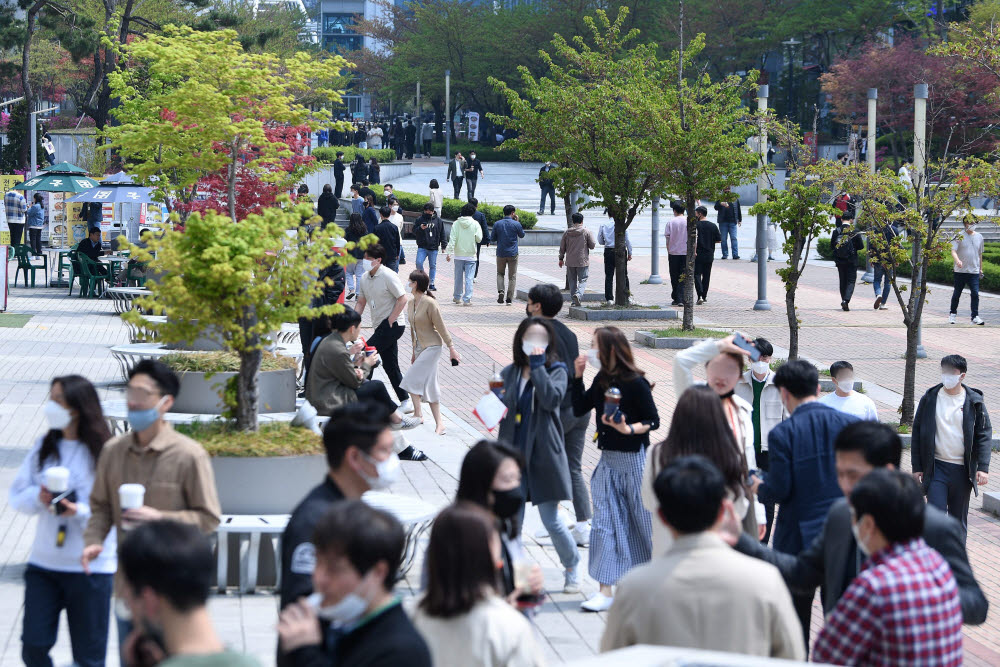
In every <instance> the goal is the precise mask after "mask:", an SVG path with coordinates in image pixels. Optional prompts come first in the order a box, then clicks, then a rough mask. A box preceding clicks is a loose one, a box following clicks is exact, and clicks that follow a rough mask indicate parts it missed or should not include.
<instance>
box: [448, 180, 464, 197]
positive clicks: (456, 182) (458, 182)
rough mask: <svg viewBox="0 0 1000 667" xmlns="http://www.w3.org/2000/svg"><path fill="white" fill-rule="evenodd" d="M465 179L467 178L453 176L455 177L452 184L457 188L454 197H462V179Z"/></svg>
mask: <svg viewBox="0 0 1000 667" xmlns="http://www.w3.org/2000/svg"><path fill="white" fill-rule="evenodd" d="M464 180H465V179H464V178H453V179H451V185H452V187H453V188H455V196H454V197H453V199H461V197H462V181H464Z"/></svg>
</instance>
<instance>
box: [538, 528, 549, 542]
mask: <svg viewBox="0 0 1000 667" xmlns="http://www.w3.org/2000/svg"><path fill="white" fill-rule="evenodd" d="M535 539H536V540H547V539H549V530H548V528H545V527H544V526H542V527H541V528H539V529H538V530H536V531H535Z"/></svg>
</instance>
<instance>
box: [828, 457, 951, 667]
mask: <svg viewBox="0 0 1000 667" xmlns="http://www.w3.org/2000/svg"><path fill="white" fill-rule="evenodd" d="M921 495H922V494H921V493H920V488H919V487H918V486H917V484H916V482H914V481H913V480H912V479H911V478H910V477H908V476H907V475H906V474H904V473H902V472H899V471H897V470H875V471H873V472H871V473H869V474H868V475H866V476H865V477H864V478H863V479H862V480H861V481H859V482H858V483H857V485H856V486H855V487H854V490H853V491H852V492H851V496H850V499H849V502H850V505H851V514H852V517H853V521H852V524H853V525H852V528H853V530H854V534H855V535H856V536H857V542H858V548H859V549H860V550H861V552H862V553H863V554H865V556H867V558H868V561H867V562H866V563H865V565H864V569H863V570H862V571H861V573H860V574H858V576H857V578H855V579H854V581H853V582H852V583H851V585H850V586H849V587H848V588H847V590H846V591H844V595H843V597H841V598H840V601H839V602H837V606H836V607H834V609H833V612H832V613H831V614H830V616H829V618H827V619H826V623H825V624H824V626H823V629H822V630H821V631H820V633H819V637H817V638H816V644H815V646H814V647H813V660H814V661H816V662H822V663H830V664H838V665H889V664H892V665H924V664H925V665H948V666H954V667H958V666H959V665H961V664H962V610H961V604H960V602H959V594H958V586H957V585H956V583H955V577H954V575H953V574H952V572H951V568H949V567H948V563H947V562H946V561H945V560H944V558H942V557H941V555H940V554H939V553H938V552H937V551H935V550H933V549H931V548H930V547H928V546H927V543H926V542H924V540H923V538H922V537H921V534H922V533H923V529H924V515H925V514H926V512H927V506H926V505H925V504H924V499H923V498H922V497H921Z"/></svg>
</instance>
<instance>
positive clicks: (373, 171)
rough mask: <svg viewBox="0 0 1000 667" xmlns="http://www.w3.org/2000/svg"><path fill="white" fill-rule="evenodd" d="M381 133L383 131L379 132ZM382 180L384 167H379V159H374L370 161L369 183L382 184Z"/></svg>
mask: <svg viewBox="0 0 1000 667" xmlns="http://www.w3.org/2000/svg"><path fill="white" fill-rule="evenodd" d="M379 132H381V130H379ZM381 178H382V167H380V166H379V165H378V158H376V157H373V158H372V159H371V160H369V161H368V182H369V183H381V182H382V181H381V180H380V179H381Z"/></svg>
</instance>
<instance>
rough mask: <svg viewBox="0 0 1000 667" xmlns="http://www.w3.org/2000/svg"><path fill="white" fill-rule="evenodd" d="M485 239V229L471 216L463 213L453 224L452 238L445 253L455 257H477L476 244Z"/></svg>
mask: <svg viewBox="0 0 1000 667" xmlns="http://www.w3.org/2000/svg"><path fill="white" fill-rule="evenodd" d="M482 240H483V230H482V228H481V227H480V226H479V223H478V222H476V220H475V219H474V218H472V217H470V216H467V215H463V216H462V217H460V218H459V219H458V220H456V221H455V224H453V225H452V226H451V238H450V239H449V240H448V246H447V248H445V253H446V254H448V255H454V256H455V257H475V256H476V246H477V245H478V244H479V243H480V242H481V241H482Z"/></svg>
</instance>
